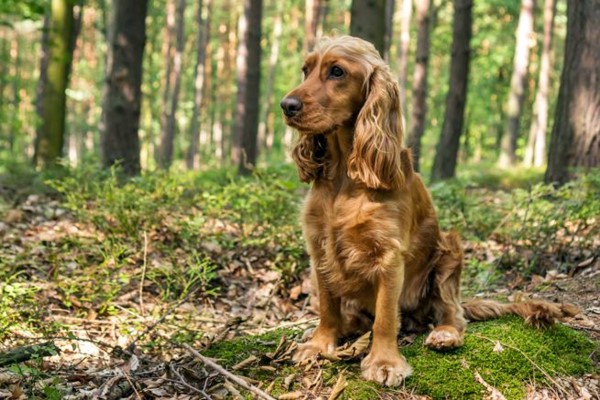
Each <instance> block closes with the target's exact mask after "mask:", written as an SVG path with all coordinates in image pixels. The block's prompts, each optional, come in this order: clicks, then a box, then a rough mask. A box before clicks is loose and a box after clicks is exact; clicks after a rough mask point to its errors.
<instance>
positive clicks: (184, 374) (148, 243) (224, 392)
mask: <svg viewBox="0 0 600 400" xmlns="http://www.w3.org/2000/svg"><path fill="white" fill-rule="evenodd" d="M28 179H29V180H27V179H25V181H26V182H27V183H25V184H23V183H22V182H20V183H15V182H16V181H17V180H18V179H16V178H15V177H14V176H12V177H7V175H4V176H2V175H0V199H2V200H0V398H9V399H25V398H47V399H61V398H62V399H87V398H95V399H120V398H132V399H139V398H147V399H152V398H156V399H172V398H177V399H188V398H189V399H196V398H214V399H219V398H251V397H252V396H254V397H255V398H269V397H268V396H272V397H271V398H279V399H316V398H322V399H335V398H347V399H371V398H390V399H391V398H401V399H428V398H489V399H503V398H507V399H511V398H523V397H526V398H529V399H564V398H573V399H580V398H581V399H600V383H599V382H600V375H599V372H600V369H599V365H600V354H599V343H600V298H599V293H600V254H599V253H598V248H599V245H600V243H599V242H600V239H599V238H598V236H597V228H598V226H597V225H598V214H597V213H596V212H597V210H598V204H597V202H598V201H600V200H598V199H597V198H594V197H595V194H596V193H594V192H593V190H598V189H594V188H593V187H592V194H591V197H589V196H588V195H589V193H588V194H586V195H585V196H584V197H585V199H587V200H585V201H584V203H585V204H584V203H581V204H576V207H577V208H578V209H579V208H581V207H582V205H583V206H585V207H584V208H585V209H586V210H588V211H589V209H590V204H591V205H592V207H591V218H590V216H589V215H584V216H582V217H581V216H580V217H579V218H580V219H581V218H582V219H586V221H585V223H584V224H581V225H578V227H577V229H574V230H572V235H570V236H568V235H560V234H555V235H554V236H552V238H553V239H552V240H554V241H555V242H553V243H551V244H549V242H548V241H550V239H548V236H544V238H546V239H545V240H546V241H545V242H543V243H542V242H533V243H529V244H527V245H526V244H524V243H522V242H521V240H520V239H519V238H518V237H516V236H515V235H513V239H512V240H511V241H506V240H503V239H502V235H500V234H499V233H498V232H499V226H506V225H508V222H507V221H508V219H510V218H512V217H511V214H510V213H505V214H502V215H496V216H495V217H494V220H493V223H491V225H493V228H491V229H488V230H487V231H486V232H485V235H484V236H485V240H479V239H475V238H474V237H473V236H472V235H470V234H469V232H472V231H473V229H481V226H482V225H481V221H480V220H478V219H473V218H474V217H473V216H472V215H471V214H469V213H468V212H463V213H462V217H461V218H462V219H463V220H464V221H466V222H465V229H464V230H463V231H462V233H463V236H466V237H467V239H466V240H465V243H464V245H465V253H466V260H467V262H466V264H467V267H466V268H467V269H466V271H465V274H464V279H463V293H464V297H465V298H468V297H474V296H475V297H492V298H498V299H504V300H506V301H520V300H523V299H527V298H543V299H547V300H550V301H557V302H568V303H572V304H575V305H577V306H578V307H579V308H580V310H581V313H580V314H578V315H577V316H575V317H574V318H570V319H568V320H565V321H562V322H561V323H560V324H559V326H557V327H555V328H551V329H547V330H541V331H538V330H535V329H533V328H529V327H527V326H525V325H524V323H523V322H522V321H519V320H516V319H512V318H505V319H502V320H500V321H496V322H486V323H478V324H471V325H469V328H468V330H467V339H466V343H465V346H464V348H463V349H461V350H459V351H454V352H450V353H449V354H448V353H445V354H439V353H435V352H432V351H429V350H425V349H423V346H422V342H423V337H422V336H415V335H412V336H401V337H400V338H399V344H400V345H401V346H402V347H403V350H402V351H403V353H404V354H405V355H406V357H407V359H408V361H409V363H411V364H412V365H413V367H414V368H415V375H414V376H413V377H410V378H408V380H407V382H406V384H405V385H404V386H402V387H400V388H393V389H389V388H380V387H378V386H377V385H374V384H371V383H365V382H363V381H362V380H361V379H360V378H359V377H358V376H359V375H360V373H359V368H358V365H359V364H360V358H361V357H362V356H363V355H364V353H365V351H366V350H367V347H368V344H369V340H368V336H367V337H362V338H358V339H357V338H349V339H348V342H349V343H350V342H352V343H354V344H353V345H352V346H351V347H349V345H346V346H345V347H343V348H341V349H339V351H337V352H336V354H335V355H334V356H331V357H328V358H329V359H321V360H319V361H316V362H314V363H309V364H308V365H302V366H294V365H293V364H292V363H291V354H292V353H293V350H294V348H295V346H296V341H301V340H302V338H303V336H306V332H310V330H311V329H312V328H314V327H315V326H316V323H317V316H316V314H315V313H314V311H313V308H312V306H311V302H310V297H309V296H308V294H309V292H310V280H309V279H308V271H307V268H306V264H307V260H306V255H305V254H304V252H303V250H302V246H303V245H302V241H301V238H300V236H299V232H298V226H297V223H296V222H289V221H288V220H286V221H284V222H283V223H282V221H280V220H277V218H278V217H273V218H274V220H273V221H274V222H272V224H270V223H267V224H253V225H249V226H247V225H245V224H241V223H240V220H244V221H248V220H250V219H251V217H250V216H251V215H252V211H253V210H254V208H253V207H258V208H259V209H261V210H263V211H261V213H265V212H267V211H264V210H265V209H266V210H268V212H272V213H274V214H273V215H275V214H276V215H277V216H279V215H282V214H286V210H287V214H290V215H291V216H290V215H288V217H289V218H291V220H294V221H295V220H296V216H295V212H290V211H289V208H290V207H292V206H293V207H297V206H298V203H299V201H300V200H299V199H300V198H301V195H302V191H303V190H305V189H302V188H300V189H299V188H298V187H297V186H293V185H291V186H290V185H288V181H287V180H286V179H284V178H277V179H274V180H273V179H271V177H266V178H265V177H261V178H258V180H257V181H247V182H245V183H244V182H242V183H240V182H238V181H235V180H231V179H228V180H226V182H227V183H226V184H225V185H223V184H222V182H223V181H220V178H217V179H215V186H211V187H208V188H207V187H206V186H203V188H202V189H201V190H198V191H197V192H194V193H193V194H189V193H187V192H186V190H187V189H186V187H187V185H191V183H190V182H189V181H185V182H182V181H177V182H176V184H173V186H169V184H163V183H160V184H157V182H161V180H160V177H159V178H157V179H154V178H153V179H154V180H152V179H151V181H152V184H149V183H148V181H142V182H141V183H140V182H138V183H137V184H136V186H135V187H137V188H139V187H142V189H140V190H144V191H145V192H144V193H145V194H146V195H147V199H148V201H147V202H141V203H140V201H141V200H140V199H141V198H142V197H143V196H140V195H139V193H138V192H136V191H135V190H138V189H135V188H132V187H129V186H127V185H125V186H119V185H118V184H116V183H115V181H110V178H103V179H106V180H105V182H109V183H108V184H107V185H105V186H101V188H100V186H98V188H100V189H98V188H96V189H94V190H95V191H93V190H91V189H89V187H87V186H86V187H83V186H85V185H87V184H86V183H84V182H86V181H85V179H82V177H81V176H71V177H69V176H67V177H66V178H64V177H61V178H60V179H56V180H54V183H48V181H47V180H43V179H40V178H39V177H38V176H34V175H30V176H29V177H28ZM53 179H54V178H53ZM194 179H196V178H194ZM594 179H598V178H597V177H596V178H594ZM265 181H269V183H268V185H271V184H273V182H275V183H274V184H275V186H276V187H277V188H279V189H280V190H282V191H283V192H285V193H284V194H281V195H280V197H278V196H276V195H271V196H272V198H271V199H270V200H264V197H267V195H268V193H269V190H265V189H268V188H266V187H265ZM40 182H43V183H42V184H40ZM195 182H196V183H197V182H198V181H195ZM77 185H81V186H77ZM157 185H158V186H160V188H159V189H156V188H157ZM217 186H219V187H221V188H223V187H224V188H225V189H222V192H219V193H220V194H218V195H217V194H215V193H216V189H214V188H215V187H217ZM34 187H35V189H34ZM40 188H41V189H40ZM76 188H78V189H76ZM228 188H229V189H228ZM232 188H233V189H232ZM240 188H243V190H241V189H240ZM461 188H464V187H462V186H461ZM279 189H278V190H279ZM219 190H221V189H219ZM227 190H234V191H235V193H234V194H231V193H229V192H227ZM446 190H448V189H447V188H446V187H443V188H440V187H438V188H437V189H435V188H434V198H435V197H436V193H437V195H440V191H441V194H444V193H446V192H445V191H446ZM452 190H454V189H452ZM458 190H462V189H458ZM469 190H471V189H469ZM586 190H589V187H587V186H586ZM158 192H160V193H163V195H162V197H160V198H159V197H157V196H156V193H158ZM574 192H575V191H574V190H573V189H570V193H571V195H573V196H574V194H573V193H574ZM165 193H167V194H165ZM168 193H177V195H173V194H168ZM207 193H209V194H207ZM228 193H229V194H228ZM477 193H478V195H479V196H480V198H485V199H487V200H486V202H487V203H486V204H487V205H485V204H484V205H483V206H482V207H487V206H489V204H494V203H496V204H497V203H498V202H499V201H500V202H503V201H505V200H506V197H503V196H506V193H507V191H505V190H502V189H485V190H482V191H477ZM586 193H587V192H586ZM446 194H447V193H446ZM546 195H547V193H545V194H543V195H540V197H543V196H546ZM211 196H215V197H211ZM219 196H222V197H223V199H221V198H220V197H219ZM256 196H259V197H260V198H258V197H257V198H256V201H258V204H251V205H248V204H249V203H247V202H242V203H238V201H239V199H240V198H243V199H247V198H253V197H256ZM528 196H529V200H527V201H528V202H529V203H528V204H533V203H532V200H531V199H532V198H533V199H535V198H536V197H535V193H534V194H533V195H532V194H531V190H530V193H529V195H528ZM175 197H176V198H177V199H178V201H180V203H179V206H177V207H173V206H172V204H171V203H172V201H173V199H174V198H175ZM471 197H472V196H468V195H467V196H465V198H467V199H468V198H471ZM441 198H442V196H440V202H442V200H441ZM590 198H591V199H592V200H591V201H592V203H589V202H587V203H586V201H588V200H589V199H590ZM102 199H104V200H102ZM286 199H287V200H289V199H296V200H294V201H293V202H292V204H281V203H282V202H283V203H285V201H286ZM499 199H500V200H499ZM221 200H223V203H221ZM463 200H464V198H463ZM463 200H461V201H463ZM571 200H572V199H571ZM188 201H189V203H188ZM262 201H267V203H262ZM268 201H272V202H273V203H272V204H271V203H268ZM464 201H466V200H464ZM131 202H138V203H131ZM198 202H204V203H202V205H199V204H198ZM250 203H251V202H250ZM165 204H167V205H169V206H165ZM190 204H195V205H194V206H190ZM274 204H278V206H277V207H279V208H277V209H273V208H276V207H275V206H274ZM468 205H469V204H467V206H468ZM439 206H440V205H439V204H438V207H439ZM442 206H444V204H442ZM513 206H514V204H512V205H511V206H509V208H512V207H513ZM153 207H155V208H153ZM531 207H532V208H531V211H529V213H532V212H534V211H535V210H534V206H531ZM586 207H587V208H586ZM235 210H238V211H239V210H241V211H240V212H239V213H237V214H236V213H235V212H233V211H235ZM552 212H554V211H552ZM138 213H139V214H138ZM566 213H567V212H566ZM567 214H569V213H567ZM269 215H270V214H269ZM527 215H528V212H525V218H524V217H523V215H517V216H516V217H515V220H516V221H517V223H516V224H517V225H518V222H519V221H520V222H521V223H523V224H524V226H517V227H516V228H514V229H515V231H516V232H517V233H520V234H522V235H524V234H527V232H528V231H527V228H526V227H525V225H527V224H530V223H532V224H533V225H536V224H539V221H538V222H535V223H533V222H531V221H530V220H529V219H528V218H530V215H531V214H529V216H527ZM259 217H260V218H266V219H267V220H268V218H267V217H268V215H267V216H265V215H262V214H261V215H260V216H259ZM571 217H572V215H571ZM136 218H138V219H136ZM440 218H441V219H442V224H443V225H444V224H454V222H453V220H454V219H455V218H454V216H453V215H447V214H445V213H443V212H442V211H440ZM553 220H554V219H553ZM148 221H150V222H148ZM182 221H186V223H185V224H183V223H182ZM464 221H463V222H464ZM486 221H487V220H486ZM542 222H543V221H542ZM567 222H568V223H565V225H566V226H571V225H572V224H574V221H573V218H571V219H570V220H569V221H567ZM267 225H274V226H275V227H276V229H274V230H273V231H270V230H269V228H268V226H267ZM288 225H289V226H288ZM536 226H537V228H536V229H537V230H538V231H540V228H539V226H538V225H536ZM288 228H289V229H288ZM469 229H471V230H469ZM544 235H546V233H544ZM265 238H267V239H266V240H263V239H265ZM557 241H560V242H564V243H565V246H563V247H560V249H559V250H557V249H558V248H557V247H556V242H557ZM523 259H524V260H526V261H527V260H529V261H530V262H529V263H528V262H522V260H523ZM533 259H535V260H536V261H537V264H534V263H533V261H531V260H533ZM515 260H521V261H519V262H518V263H517V264H518V265H519V268H506V267H505V264H507V263H508V264H510V263H514V262H516V261H515ZM533 265H535V267H534V266H533ZM540 265H543V266H540ZM553 266H554V267H553ZM536 346H539V347H536ZM496 355H497V356H498V357H500V358H498V359H496V360H490V358H493V357H495V356H496ZM15 357H16V358H15ZM201 357H210V360H213V361H214V362H215V363H216V364H217V365H218V366H220V367H222V369H220V370H218V369H215V368H214V367H212V366H210V365H209V364H207V362H206V361H205V362H203V361H202V359H201ZM210 360H209V361H208V362H209V363H210ZM488 362H491V363H490V364H487V363H488ZM452 363H455V364H452ZM448 377H449V378H450V379H452V380H454V383H453V384H454V385H455V386H450V385H451V383H447V382H446V380H447V379H448ZM238 379H242V380H243V382H246V385H251V386H252V387H254V388H255V390H257V391H259V394H251V392H250V391H248V390H247V389H246V388H243V387H242V386H241V385H240V384H239V383H237V380H238ZM255 393H256V392H255Z"/></svg>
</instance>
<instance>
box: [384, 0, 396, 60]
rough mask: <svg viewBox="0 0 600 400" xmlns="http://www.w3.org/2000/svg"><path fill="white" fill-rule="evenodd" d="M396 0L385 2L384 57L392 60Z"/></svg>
mask: <svg viewBox="0 0 600 400" xmlns="http://www.w3.org/2000/svg"><path fill="white" fill-rule="evenodd" d="M395 7H396V0H386V2H385V34H384V37H383V59H384V61H385V62H386V63H389V62H390V48H391V47H392V35H393V34H394V9H395Z"/></svg>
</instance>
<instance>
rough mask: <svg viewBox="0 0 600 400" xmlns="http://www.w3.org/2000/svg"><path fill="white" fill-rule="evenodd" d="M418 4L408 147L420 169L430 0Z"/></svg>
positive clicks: (416, 169) (421, 0)
mask: <svg viewBox="0 0 600 400" xmlns="http://www.w3.org/2000/svg"><path fill="white" fill-rule="evenodd" d="M416 6H417V26H418V28H417V29H418V31H417V54H416V60H415V71H414V75H413V107H412V117H411V119H410V125H409V130H408V132H409V133H408V141H407V144H408V147H410V148H411V149H412V152H413V166H414V169H415V171H419V169H420V165H419V159H420V157H421V138H422V137H423V134H424V133H425V117H426V115H427V71H428V63H429V0H418V1H417V3H416Z"/></svg>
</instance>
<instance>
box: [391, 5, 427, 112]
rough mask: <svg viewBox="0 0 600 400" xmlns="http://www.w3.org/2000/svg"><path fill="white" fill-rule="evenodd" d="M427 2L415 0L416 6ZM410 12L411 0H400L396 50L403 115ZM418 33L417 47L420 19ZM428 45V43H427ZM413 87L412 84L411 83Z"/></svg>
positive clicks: (420, 32) (406, 109)
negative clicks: (397, 47) (398, 34)
mask: <svg viewBox="0 0 600 400" xmlns="http://www.w3.org/2000/svg"><path fill="white" fill-rule="evenodd" d="M425 2H426V3H427V7H428V6H429V0H416V3H417V7H422V4H421V3H425ZM411 14H412V0H403V1H402V11H401V14H400V49H399V51H398V81H399V83H400V104H401V105H402V109H403V110H404V115H407V113H408V108H407V106H406V81H407V79H406V77H407V75H408V50H409V48H410V19H411ZM418 24H419V27H418V30H419V33H418V34H417V49H418V47H419V38H420V37H421V36H419V35H420V34H422V29H421V28H422V27H421V20H419V23H418ZM427 36H429V27H428V26H427ZM428 46H429V45H428ZM413 87H414V85H413Z"/></svg>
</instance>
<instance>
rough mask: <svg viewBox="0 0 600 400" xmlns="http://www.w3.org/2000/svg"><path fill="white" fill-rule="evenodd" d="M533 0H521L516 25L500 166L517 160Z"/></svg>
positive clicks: (509, 164) (531, 28) (533, 6)
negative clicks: (515, 40) (515, 41)
mask: <svg viewBox="0 0 600 400" xmlns="http://www.w3.org/2000/svg"><path fill="white" fill-rule="evenodd" d="M534 10H535V0H521V13H520V14H519V25H518V26H517V38H516V39H517V44H516V46H515V58H514V64H513V72H512V78H511V80H510V93H509V94H508V106H507V110H508V112H507V116H508V120H507V124H506V130H505V131H504V135H503V136H502V141H501V143H500V158H499V159H498V164H499V165H500V166H501V167H509V166H512V165H514V164H515V162H516V160H517V139H518V138H519V131H520V119H521V114H522V112H523V101H524V99H525V88H526V83H527V66H528V65H529V41H530V39H531V34H532V33H533V14H534Z"/></svg>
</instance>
